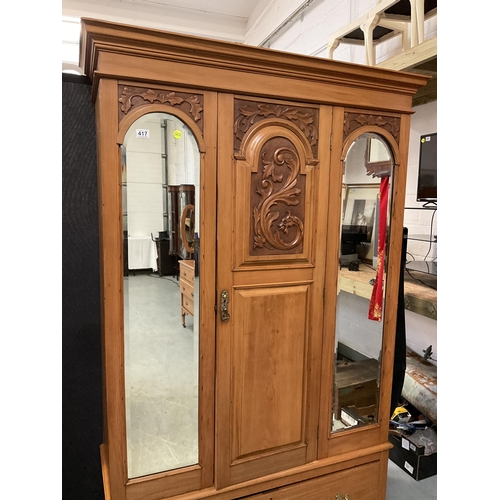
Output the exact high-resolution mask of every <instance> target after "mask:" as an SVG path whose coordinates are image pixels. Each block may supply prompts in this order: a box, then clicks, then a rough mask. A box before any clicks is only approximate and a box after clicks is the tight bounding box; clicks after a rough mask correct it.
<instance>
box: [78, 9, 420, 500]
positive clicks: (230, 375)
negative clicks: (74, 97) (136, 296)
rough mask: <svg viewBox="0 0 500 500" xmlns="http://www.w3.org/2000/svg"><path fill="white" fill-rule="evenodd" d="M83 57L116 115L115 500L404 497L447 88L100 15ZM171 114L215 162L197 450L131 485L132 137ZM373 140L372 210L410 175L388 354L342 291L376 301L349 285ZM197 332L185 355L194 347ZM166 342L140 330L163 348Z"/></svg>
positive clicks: (107, 145)
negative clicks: (412, 161) (435, 163)
mask: <svg viewBox="0 0 500 500" xmlns="http://www.w3.org/2000/svg"><path fill="white" fill-rule="evenodd" d="M80 57H81V66H83V67H84V71H85V74H86V75H87V76H88V77H90V78H91V80H92V84H93V99H94V101H95V107H96V131H97V143H98V168H99V173H98V176H99V209H100V243H101V254H100V255H101V256H100V259H101V303H102V325H103V331H102V339H103V376H104V414H105V420H104V429H105V431H104V442H103V445H102V447H101V459H102V470H103V478H104V485H105V494H106V498H107V499H111V500H125V499H127V500H132V499H134V500H135V499H137V500H139V499H140V500H159V499H177V500H181V499H183V500H184V499H185V500H187V499H193V500H194V499H205V498H210V499H219V500H222V499H235V498H252V499H253V498H256V499H260V500H264V499H267V500H271V499H272V500H277V499H301V500H303V499H314V500H321V499H324V500H331V499H336V500H368V499H373V500H375V499H377V500H383V499H385V488H386V476H387V462H388V451H389V448H390V447H391V445H390V444H389V443H388V426H389V418H390V414H389V412H390V399H391V385H392V370H393V360H394V341H395V324H396V308H397V297H398V283H399V269H400V258H401V246H402V238H401V235H402V229H403V206H404V198H405V185H406V167H407V165H406V164H407V156H408V141H409V132H410V116H411V113H412V95H413V94H414V93H415V92H416V91H417V90H418V88H420V87H421V86H423V85H424V84H425V83H426V81H427V78H426V77H424V76H421V75H416V74H409V73H400V72H393V71H389V70H381V69H377V68H371V67H365V66H361V65H354V64H347V63H340V62H334V61H331V60H327V59H322V58H313V57H305V56H299V55H295V54H289V53H284V52H278V51H273V50H269V49H262V48H255V47H249V46H244V45H240V44H232V43H225V42H220V41H214V40H208V39H202V38H197V37H190V36H183V35H179V34H174V33H166V32H161V31H157V30H149V29H142V28H137V27H132V26H124V25H120V24H114V23H108V22H101V21H98V20H91V19H84V20H82V37H81V56H80ZM157 113H159V114H162V113H163V114H167V115H168V116H169V117H173V118H172V119H175V120H178V121H179V123H181V124H182V126H183V127H184V128H182V127H181V126H180V125H179V126H178V130H176V131H175V133H176V135H175V137H176V138H177V139H176V140H182V139H183V138H184V137H185V136H186V134H189V135H190V137H192V142H193V144H195V146H196V147H197V149H198V152H199V163H198V166H197V167H196V168H198V169H199V174H197V175H198V181H199V182H198V181H197V182H198V184H199V185H197V188H196V189H197V192H196V196H195V200H196V201H195V204H196V210H197V213H196V219H195V220H196V224H197V226H196V229H195V231H196V234H197V235H198V234H199V248H198V249H197V252H196V254H195V260H196V261H197V265H198V267H197V271H198V272H197V277H196V280H197V287H198V288H197V306H196V314H195V317H194V318H193V322H194V323H195V324H194V325H193V332H194V335H195V336H197V337H196V338H197V342H198V343H197V344H196V345H197V347H196V349H197V350H196V353H197V355H196V359H195V366H196V370H197V376H196V382H195V384H194V385H195V391H196V398H195V401H196V408H194V409H190V410H189V411H191V413H192V412H195V415H196V425H195V429H194V431H193V436H195V437H194V438H193V439H192V440H190V441H189V443H190V446H191V445H192V446H193V447H194V448H193V449H194V450H195V452H194V453H195V455H194V458H193V457H192V458H191V459H189V458H188V459H186V460H187V462H186V463H183V462H182V460H181V459H178V461H177V462H176V463H178V464H179V465H178V466H175V465H174V466H168V467H165V468H164V469H162V468H161V466H158V467H159V468H158V467H156V468H154V467H153V469H151V470H149V471H148V470H146V469H144V471H142V472H141V471H139V472H137V473H131V472H130V470H131V469H130V463H131V461H133V460H135V457H136V456H137V455H140V454H141V453H142V451H144V450H142V449H141V448H140V446H139V448H137V449H136V448H133V447H132V445H130V442H129V441H128V440H130V439H131V436H132V433H133V432H135V430H134V429H136V428H140V427H141V425H142V423H141V421H140V418H141V417H140V416H141V415H143V414H144V415H146V414H147V411H143V412H142V411H139V412H136V413H133V412H134V411H135V410H134V409H133V408H132V410H131V409H130V408H129V406H127V405H128V401H130V400H131V398H132V396H129V392H127V391H129V389H130V388H129V387H128V384H129V380H130V378H131V377H132V375H131V372H129V371H127V370H129V368H127V366H128V363H129V358H132V357H133V356H134V355H135V353H134V347H133V346H135V345H136V344H133V343H130V341H129V340H128V337H129V334H128V333H127V328H129V326H127V325H126V321H125V319H124V318H125V317H127V316H126V310H127V307H128V303H127V300H130V298H127V297H128V296H127V297H125V295H126V294H125V292H124V289H125V288H126V287H124V279H127V280H129V282H128V283H126V286H131V284H132V280H135V279H136V278H137V276H130V277H124V272H123V269H124V264H123V258H124V257H123V248H124V245H123V237H124V231H123V221H122V213H123V206H122V204H123V200H122V174H123V172H122V161H121V145H123V144H124V141H126V140H127V139H126V138H127V137H128V135H127V134H128V133H132V134H135V135H137V136H139V132H137V134H136V132H135V130H136V125H134V124H135V123H138V122H137V120H139V119H142V118H144V117H146V115H150V116H151V117H153V116H154V115H155V114H157ZM146 118H147V117H146ZM141 130H144V127H143V128H141ZM142 133H143V132H141V134H142ZM169 137H170V136H169ZM179 137H181V139H178V138H179ZM361 137H363V138H368V139H367V141H368V142H364V143H363V144H366V146H365V145H363V148H365V150H366V151H365V153H366V154H365V164H364V167H365V168H366V173H365V177H366V181H365V182H366V183H367V185H366V186H364V185H363V186H361V189H362V190H363V189H365V188H366V189H367V191H366V192H367V193H368V192H370V193H372V194H371V195H370V196H372V199H371V201H366V200H368V198H369V195H362V196H364V198H363V200H362V201H363V206H364V207H365V206H366V203H368V204H369V205H370V207H372V205H373V207H374V208H370V209H369V210H368V209H367V208H365V209H364V210H365V213H368V212H369V213H370V214H374V213H376V215H377V217H376V219H377V220H379V219H380V216H381V215H384V210H383V209H380V204H379V202H378V201H377V199H379V198H377V196H382V195H379V194H378V193H379V191H378V189H379V188H378V185H379V183H381V178H383V177H384V176H390V195H389V198H388V208H387V227H388V228H389V229H390V230H388V231H387V237H386V238H385V237H384V235H385V230H384V234H380V235H379V236H380V238H379V239H382V238H383V239H384V240H386V244H385V247H384V246H383V247H380V245H379V249H380V248H382V250H383V253H384V256H385V259H382V260H380V254H379V255H378V258H379V262H381V266H380V265H377V264H376V263H374V264H373V269H374V272H373V276H374V277H375V273H376V272H377V266H378V267H379V268H380V271H381V273H382V274H381V276H380V278H383V285H382V286H383V288H382V289H381V290H383V292H382V293H383V303H379V309H380V307H382V310H383V313H382V318H381V320H380V321H379V322H377V321H372V323H373V325H374V327H377V328H380V332H381V336H380V346H379V347H377V348H376V353H375V354H373V355H370V354H366V352H365V350H364V348H360V349H357V348H355V347H353V345H355V344H353V345H351V344H350V342H349V338H348V337H349V328H348V325H349V324H350V322H349V318H347V321H346V323H345V325H346V327H345V328H344V326H342V325H344V320H345V318H344V314H343V313H342V318H343V319H342V322H341V318H340V315H339V311H340V309H339V308H340V307H341V305H340V298H342V301H347V303H349V304H350V303H351V302H350V301H351V300H354V299H355V300H361V301H363V300H365V299H363V298H362V297H360V295H363V294H362V292H360V291H359V289H356V288H355V287H354V289H350V290H349V287H348V286H346V285H345V283H344V281H342V280H341V279H340V278H339V274H340V273H339V270H340V269H341V267H340V265H339V262H341V260H339V255H340V247H341V239H342V237H343V236H342V235H343V232H342V231H343V230H342V228H343V227H344V225H345V224H346V220H343V219H344V215H345V216H346V217H347V215H346V210H347V209H348V207H349V206H350V205H349V204H350V203H353V202H354V203H357V201H356V200H357V199H355V198H353V196H354V194H355V193H359V192H360V191H359V189H360V188H359V187H356V188H353V185H354V184H352V183H350V182H346V179H345V175H346V172H345V170H346V169H348V168H349V167H348V165H347V163H348V162H347V161H346V157H347V155H348V154H349V151H350V150H351V149H354V148H353V144H354V143H355V142H356V140H358V139H360V138H361ZM377 138H378V140H379V142H380V144H383V145H385V147H386V149H387V151H388V155H389V157H390V159H391V160H390V162H389V163H390V167H389V170H387V163H388V162H387V161H385V159H384V158H382V157H380V158H382V159H383V160H384V161H378V160H380V158H378V159H377V158H375V160H373V161H371V160H370V159H369V158H368V157H367V154H368V155H369V152H370V151H375V150H376V149H377V148H376V147H375V146H377V144H376V140H377ZM186 140H187V139H186ZM141 144H142V143H141ZM176 144H180V143H176ZM186 147H187V146H186ZM189 147H191V146H189ZM128 149H129V148H127V154H128ZM196 154H198V153H196ZM380 165H382V166H383V167H384V168H379V167H380ZM139 180H140V179H139ZM169 183H170V182H169ZM177 183H178V184H183V183H187V184H192V183H193V182H192V181H191V180H190V179H187V180H185V179H181V180H180V181H177V182H174V183H173V184H177ZM374 184H375V187H374ZM356 186H359V182H358V183H356ZM370 189H371V191H370ZM374 190H375V191H374ZM373 192H375V193H376V196H375V197H373ZM380 192H381V191H380ZM127 196H128V198H129V199H130V198H131V196H132V195H131V194H130V192H129V193H128V195H127ZM358 201H359V200H358ZM356 206H358V205H356ZM346 207H347V208H346ZM375 208H376V209H377V210H378V212H375ZM370 210H371V212H370ZM129 217H130V215H129ZM370 224H372V226H373V227H376V225H375V223H373V222H372V223H370ZM372 226H370V229H371V227H372ZM370 237H371V236H370ZM366 241H367V242H368V243H366V242H365V243H361V246H359V248H361V247H362V246H363V245H370V244H371V245H372V246H371V249H372V251H374V249H375V245H376V242H375V240H373V239H372V240H366ZM358 257H359V259H361V260H362V259H363V257H364V252H363V255H362V254H361V253H360V254H359V255H358ZM352 272H355V271H352ZM373 286H375V285H373V284H372V283H366V287H367V288H368V289H371V288H372V287H373ZM178 296H179V293H178V292H177V297H178ZM177 300H178V299H177ZM366 303H368V301H366ZM360 304H361V307H362V308H363V307H364V305H363V304H364V302H360ZM165 307H167V304H166V303H165ZM179 307H180V304H177V303H176V304H175V314H174V317H173V319H172V321H173V322H175V323H176V324H177V325H179V324H180V321H179V314H178V311H179ZM342 307H343V306H342ZM189 321H190V318H189V317H188V318H187V319H186V322H187V326H186V328H185V329H183V332H181V334H179V336H177V337H175V338H174V340H173V344H169V345H170V346H171V347H166V348H165V355H166V356H168V350H169V349H174V348H176V347H175V345H176V342H179V343H180V342H185V341H186V338H187V337H186V335H190V333H189V325H190V323H189ZM356 321H357V320H356ZM363 321H364V320H363ZM363 324H364V323H363ZM367 324H368V326H369V327H370V325H371V323H367ZM143 328H145V329H146V328H147V326H144V327H143ZM181 328H182V327H181ZM362 330H363V326H362V325H361V326H360V324H357V326H356V328H355V331H361V332H362ZM148 334H149V332H147V331H139V334H138V335H139V337H140V339H141V341H143V342H146V340H145V339H146V338H147V336H148ZM176 335H177V334H176ZM360 335H361V337H360V339H361V340H362V341H363V342H362V343H363V344H364V343H369V342H371V340H370V339H371V338H372V337H373V335H372V333H371V330H370V329H368V330H367V331H366V333H363V332H362V333H361V334H360ZM341 336H342V341H341V342H340V337H341ZM343 336H345V339H344V337H343ZM337 337H339V338H337ZM339 346H342V348H339ZM345 346H348V347H345ZM349 346H350V347H349ZM127 349H130V352H129V351H127ZM152 351H156V349H152ZM341 351H342V352H341ZM355 351H356V352H357V353H358V354H359V356H358V354H349V353H354V352H355ZM360 356H361V357H362V358H372V359H373V360H374V361H372V363H373V362H375V364H376V369H375V372H374V375H373V376H371V378H370V380H367V379H366V380H365V379H359V380H357V379H356V377H354V378H353V382H352V384H353V385H352V387H353V390H355V391H356V390H360V391H361V392H362V391H365V392H366V394H364V396H363V397H361V393H360V398H358V400H356V398H355V397H353V398H350V399H349V397H347V399H346V400H345V401H347V402H341V401H340V397H341V396H340V394H341V390H344V389H343V388H345V386H346V384H347V386H348V385H349V384H348V382H347V383H346V382H345V375H343V376H342V379H343V381H344V382H343V384H344V385H342V387H340V384H339V380H340V378H341V377H340V375H338V376H337V374H338V373H340V371H339V370H340V368H337V367H339V366H340V365H342V366H344V365H345V366H348V367H351V368H352V369H353V370H354V371H355V372H356V373H358V375H359V376H361V375H360V374H361V372H360V371H359V370H358V371H356V370H357V368H358V367H359V366H361V362H362V361H363V359H360ZM342 360H343V361H342ZM145 364H147V363H145ZM166 365H167V366H165V367H160V369H161V370H164V372H165V373H166V372H167V371H170V372H172V371H174V372H175V360H172V362H166ZM164 372H158V373H164ZM342 373H343V374H345V370H344V371H343V372H342ZM170 375H172V373H171V374H170ZM182 375H183V373H178V374H175V373H174V378H175V377H177V376H179V377H180V376H182ZM162 377H163V375H162V376H159V375H155V380H156V381H158V380H160V379H162ZM165 377H166V375H165ZM337 378H338V380H337ZM168 390H169V387H168V384H167V385H166V387H165V391H166V394H167V393H168ZM147 392H148V391H147V390H145V389H141V390H139V391H138V392H137V393H134V394H136V395H137V397H138V398H141V397H143V396H144V395H145V393H147ZM130 394H132V393H130ZM167 396H168V397H167ZM167 396H166V397H165V399H169V398H170V396H171V395H170V394H169V393H168V394H167ZM365 396H366V397H365ZM172 397H173V396H172ZM342 397H343V396H342ZM363 398H364V399H363ZM339 401H340V402H339ZM342 401H344V400H342ZM156 403H157V404H161V401H160V400H156ZM342 405H344V406H345V408H342ZM356 405H358V406H356ZM364 408H368V410H366V411H365V410H364ZM342 409H345V413H344V416H343V417H342V418H339V415H340V414H341V413H342V411H341V410H342ZM339 412H340V413H339ZM363 412H365V413H363ZM162 415H165V419H167V420H168V419H169V418H173V417H171V416H169V415H170V413H169V411H168V410H165V411H164V412H163V413H162ZM144 418H146V417H144ZM162 418H163V417H162ZM128 419H135V420H134V421H133V422H130V421H129V420H128ZM172 422H173V420H172ZM332 422H335V425H333V424H332ZM132 424H133V425H132ZM181 424H182V423H181ZM144 425H145V424H144ZM168 425H171V426H173V425H174V424H168ZM168 425H167V429H166V430H165V432H166V433H168V432H169V430H168ZM176 425H177V424H176ZM134 426H136V427H134ZM180 428H182V427H180ZM176 429H177V427H176ZM158 432H160V431H158ZM158 432H156V431H148V434H158ZM161 432H163V431H161ZM174 434H176V435H177V438H179V437H180V438H183V439H184V438H185V437H186V436H184V434H183V432H182V431H180V432H177V431H176V432H175V433H174ZM153 437H157V436H153ZM174 437H175V436H174ZM169 439H173V438H171V437H168V438H167V437H165V441H168V440H169ZM127 443H129V444H127ZM171 446H172V447H173V446H174V445H173V444H171ZM172 449H173V448H172ZM160 455H161V453H160ZM158 458H159V460H161V458H162V457H161V456H160V457H158Z"/></svg>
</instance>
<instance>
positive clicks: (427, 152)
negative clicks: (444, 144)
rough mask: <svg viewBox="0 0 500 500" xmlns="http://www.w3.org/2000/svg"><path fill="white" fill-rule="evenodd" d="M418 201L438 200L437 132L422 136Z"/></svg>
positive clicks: (430, 201) (429, 201)
mask: <svg viewBox="0 0 500 500" xmlns="http://www.w3.org/2000/svg"><path fill="white" fill-rule="evenodd" d="M417 201H424V202H427V203H436V202H437V132H435V133H433V134H425V135H422V136H420V157H419V163H418V179H417Z"/></svg>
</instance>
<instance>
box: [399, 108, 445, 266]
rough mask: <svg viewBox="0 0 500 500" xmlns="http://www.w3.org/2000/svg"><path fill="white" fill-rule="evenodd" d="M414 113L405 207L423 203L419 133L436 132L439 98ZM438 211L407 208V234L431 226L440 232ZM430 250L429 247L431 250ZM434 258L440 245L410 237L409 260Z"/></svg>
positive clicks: (420, 231)
mask: <svg viewBox="0 0 500 500" xmlns="http://www.w3.org/2000/svg"><path fill="white" fill-rule="evenodd" d="M414 109H415V114H414V115H413V116H412V117H411V129H410V146H409V150H408V174H407V180H406V203H405V206H406V207H422V206H423V203H421V202H417V176H418V163H419V155H420V136H421V135H424V134H432V133H433V132H437V102H436V101H434V102H431V103H428V104H423V105H421V106H417V107H415V108H414ZM437 220H438V212H437V211H436V212H434V211H431V210H405V217H404V224H405V226H406V227H407V228H408V235H409V236H410V237H411V235H412V234H422V235H427V234H429V233H430V230H431V223H432V234H433V235H437ZM429 250H430V251H429ZM426 255H427V258H426V260H433V259H434V258H437V245H436V244H432V245H430V244H429V243H426V242H421V241H414V240H408V256H407V257H408V258H407V260H424V257H426Z"/></svg>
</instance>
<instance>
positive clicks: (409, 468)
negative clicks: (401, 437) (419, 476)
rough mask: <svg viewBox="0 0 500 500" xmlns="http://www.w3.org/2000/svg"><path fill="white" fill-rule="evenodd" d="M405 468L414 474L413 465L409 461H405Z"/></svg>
mask: <svg viewBox="0 0 500 500" xmlns="http://www.w3.org/2000/svg"><path fill="white" fill-rule="evenodd" d="M405 469H406V470H407V471H408V472H409V473H410V474H413V467H412V466H411V465H410V464H409V463H408V462H405Z"/></svg>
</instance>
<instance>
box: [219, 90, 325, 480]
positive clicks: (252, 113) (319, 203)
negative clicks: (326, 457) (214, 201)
mask: <svg viewBox="0 0 500 500" xmlns="http://www.w3.org/2000/svg"><path fill="white" fill-rule="evenodd" d="M218 116H219V134H218V214H217V224H218V226H217V227H218V235H217V295H218V300H217V307H218V309H219V310H218V319H217V358H216V363H217V364H216V371H217V384H216V416H217V417H216V431H217V432H216V485H217V487H219V488H220V487H223V486H227V485H230V484H235V483H239V482H242V481H246V480H249V479H253V478H256V477H262V476H266V475H268V474H272V473H275V472H279V471H282V470H285V469H289V468H291V467H295V466H298V465H301V464H305V463H307V462H310V461H313V460H315V459H316V458H317V429H318V410H319V408H318V401H319V390H320V384H319V380H320V358H321V341H322V315H323V288H324V274H325V273H324V269H325V253H326V252H325V245H326V231H325V228H326V215H327V203H328V191H327V190H328V176H329V160H330V131H331V120H332V111H331V108H330V107H327V106H325V107H322V106H316V107H315V106H313V105H306V104H304V105H301V104H297V103H286V102H278V101H271V100H259V99H256V98H247V97H237V96H233V95H228V94H222V95H219V112H218Z"/></svg>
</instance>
